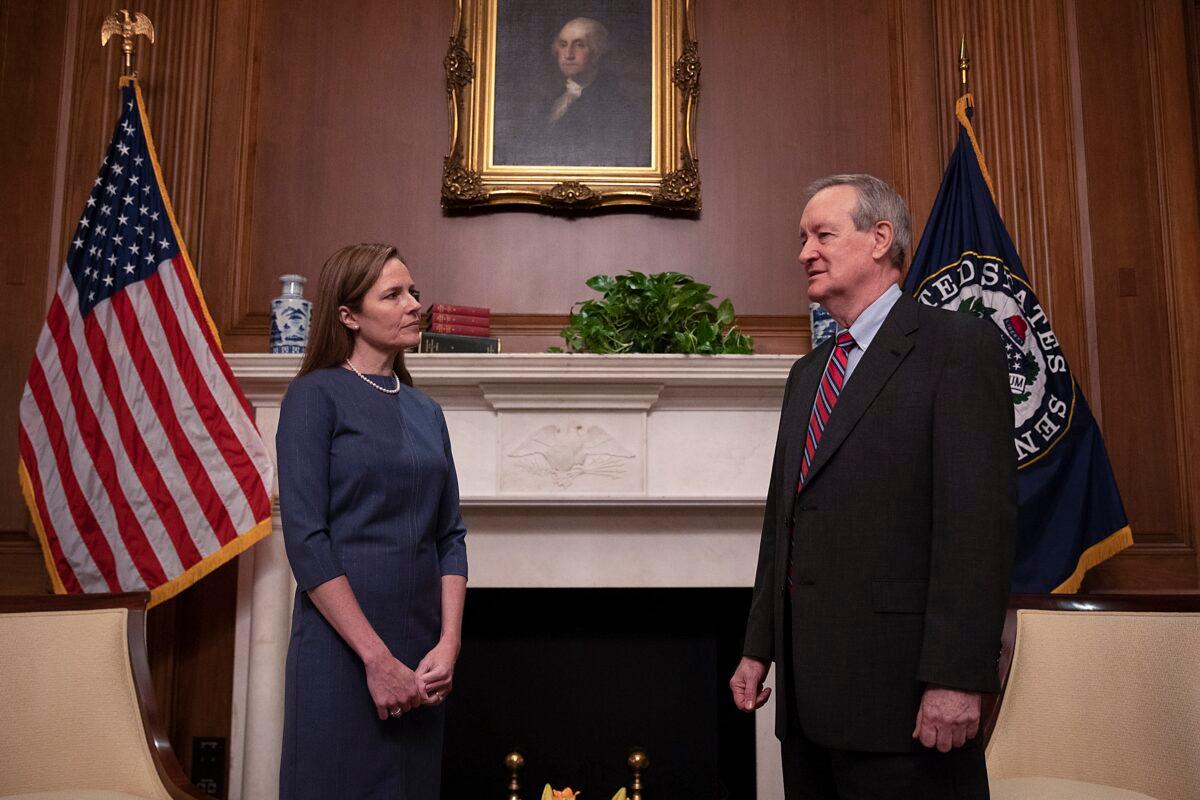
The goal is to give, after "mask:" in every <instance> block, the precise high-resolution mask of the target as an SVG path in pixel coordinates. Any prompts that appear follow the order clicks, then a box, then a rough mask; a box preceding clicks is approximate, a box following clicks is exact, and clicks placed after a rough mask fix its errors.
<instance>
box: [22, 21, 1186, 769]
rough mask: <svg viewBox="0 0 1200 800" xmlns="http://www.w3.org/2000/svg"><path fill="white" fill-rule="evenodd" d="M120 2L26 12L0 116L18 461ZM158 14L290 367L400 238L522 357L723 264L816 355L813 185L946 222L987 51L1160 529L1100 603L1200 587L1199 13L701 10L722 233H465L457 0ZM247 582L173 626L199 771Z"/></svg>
mask: <svg viewBox="0 0 1200 800" xmlns="http://www.w3.org/2000/svg"><path fill="white" fill-rule="evenodd" d="M117 5H119V4H118V3H116V2H115V1H114V0H61V1H60V2H32V0H10V2H7V3H5V4H3V5H0V26H2V29H3V36H2V37H0V47H3V51H2V52H0V101H2V102H3V108H5V109H8V110H10V111H11V110H13V109H21V113H8V114H5V115H3V119H0V131H3V137H4V147H3V148H0V159H3V161H2V162H0V167H2V168H0V191H3V196H4V197H6V198H8V201H7V202H6V204H5V205H4V207H3V208H2V209H0V215H2V216H0V219H2V221H3V231H4V243H5V245H6V246H5V247H4V248H0V280H2V281H3V282H4V291H3V292H0V313H3V314H4V315H5V319H6V321H8V324H6V325H5V326H4V327H3V332H2V333H0V335H2V336H3V337H4V339H3V346H4V347H5V349H6V351H7V352H9V353H10V354H11V356H10V358H8V359H6V360H5V362H4V363H3V364H2V365H0V387H2V390H3V397H2V399H0V429H2V430H6V431H9V432H10V435H9V436H6V437H3V438H0V463H9V464H12V463H15V461H16V446H15V439H14V437H13V436H12V435H11V432H12V431H14V430H15V428H16V416H17V403H18V399H19V394H20V390H21V385H22V383H23V381H24V376H25V372H26V370H27V367H28V363H29V358H30V355H31V353H32V349H33V345H34V341H35V339H36V336H37V331H38V329H39V327H40V322H41V318H42V315H43V313H44V308H45V303H46V298H47V292H48V291H51V290H52V287H53V283H54V281H55V280H56V278H57V272H58V270H59V268H60V265H61V262H62V258H63V253H64V252H65V243H66V241H67V240H68V238H69V234H70V229H71V227H72V226H71V224H70V223H71V222H72V221H73V219H74V215H75V214H76V213H78V209H79V208H80V207H81V205H82V203H83V200H84V198H85V197H86V193H87V187H88V185H89V183H90V181H91V179H92V177H93V176H94V173H95V170H96V166H97V161H98V159H99V157H100V155H101V152H102V149H103V147H104V144H105V142H106V141H107V138H108V135H109V133H110V129H111V126H112V124H113V122H114V120H115V115H116V102H115V101H116V94H115V90H114V85H115V80H116V75H117V71H116V63H117V56H116V53H114V52H112V50H111V49H110V50H109V51H102V50H101V49H100V48H99V47H98V44H97V38H98V37H97V35H96V34H97V31H98V28H99V24H100V20H101V19H102V18H103V17H104V16H105V14H106V13H107V12H108V11H109V10H111V9H112V8H114V7H116V6H117ZM141 8H142V10H143V11H145V12H146V13H148V14H149V15H150V16H151V18H152V19H153V20H154V23H155V26H156V28H157V32H158V43H157V44H155V45H154V46H152V47H149V48H147V47H145V46H143V47H142V54H143V55H142V58H141V69H140V71H141V77H142V84H143V89H144V91H145V94H146V99H147V103H148V105H149V112H150V117H151V122H152V125H153V128H154V134H155V137H156V139H157V142H158V147H159V152H160V155H161V157H162V160H163V166H164V170H165V173H166V178H167V181H168V184H169V186H170V189H171V193H172V197H173V200H174V204H175V208H176V210H177V212H178V215H179V219H180V222H181V226H182V228H183V232H184V235H185V237H186V240H187V243H188V245H189V247H190V249H191V252H192V255H193V258H194V261H195V263H196V265H197V268H198V269H199V271H200V275H201V283H202V285H203V288H204V290H205V293H206V296H207V298H208V302H209V305H210V308H211V310H212V312H213V316H214V318H215V319H216V320H217V323H218V326H219V328H220V332H221V336H222V339H223V341H224V344H225V347H226V349H227V350H230V351H241V350H263V349H265V347H266V340H267V333H266V328H267V315H266V310H267V308H268V304H269V301H270V298H271V297H272V296H274V294H275V293H276V289H277V286H278V284H277V281H276V276H278V275H279V274H281V273H285V272H299V273H302V274H306V275H308V276H310V277H311V276H315V275H316V273H317V271H318V269H319V267H320V265H321V263H322V261H323V260H324V258H325V256H326V255H327V254H328V253H329V252H331V251H332V250H333V249H334V248H335V247H337V246H339V245H341V244H343V243H346V242H350V241H358V240H385V241H391V242H395V243H397V244H398V245H399V246H400V247H401V249H402V251H403V252H404V253H405V254H406V256H407V258H408V259H409V261H410V263H411V266H412V267H413V270H414V273H415V274H416V276H417V278H418V281H419V283H420V284H421V286H422V290H423V292H424V296H425V297H426V298H427V300H432V301H434V302H438V301H440V302H454V303H462V304H470V305H486V306H490V307H491V308H493V309H494V310H495V311H496V312H497V314H498V317H497V319H496V325H497V328H498V329H499V330H500V331H501V332H502V333H506V334H508V341H507V342H506V344H507V346H508V348H509V349H541V348H542V347H544V346H546V345H547V344H549V343H550V342H551V341H552V340H553V336H554V331H555V330H556V328H557V327H558V326H561V323H562V315H563V314H565V313H566V311H567V310H568V309H569V307H570V306H571V304H572V302H573V301H575V300H578V299H581V298H582V297H585V296H586V295H587V294H588V292H587V290H586V289H585V288H584V287H583V280H584V279H585V278H586V277H587V276H589V275H592V274H594V273H597V272H613V271H620V270H624V269H627V268H637V269H644V270H651V271H657V270H662V269H678V270H681V271H684V272H688V273H690V274H693V275H695V276H696V277H697V278H699V279H701V280H704V281H705V282H708V283H711V284H712V285H713V287H714V291H715V292H716V293H717V294H718V295H719V296H722V297H725V296H728V297H730V298H731V299H732V300H733V301H734V304H735V306H736V307H737V309H738V311H739V313H740V314H742V315H744V320H745V323H746V326H747V328H748V329H749V330H750V332H752V333H758V334H759V335H760V339H761V344H762V345H763V349H764V350H767V351H776V352H778V351H784V352H786V351H788V350H803V349H804V348H806V347H807V339H806V333H805V330H806V322H805V319H804V316H803V313H804V308H805V298H804V290H803V283H802V281H801V280H800V279H799V276H798V274H797V269H796V266H795V255H796V235H795V225H796V218H797V215H798V212H799V208H798V196H799V193H800V191H801V189H802V187H803V186H804V184H805V183H807V182H808V181H809V180H811V179H814V178H816V177H819V176H821V175H824V174H829V173H832V172H842V171H866V172H873V173H876V174H878V175H880V176H882V177H885V178H887V179H889V180H892V181H893V182H894V183H895V184H896V185H897V186H898V188H900V190H901V191H902V193H904V194H905V195H906V197H907V198H908V199H909V202H910V205H911V206H912V209H913V212H914V216H915V218H916V224H917V228H918V230H920V228H921V227H922V226H923V224H924V221H925V217H926V215H927V212H928V209H929V207H930V205H931V203H932V201H933V197H934V195H935V193H936V191H937V187H938V183H939V181H940V177H941V171H942V168H943V166H944V164H945V159H946V157H947V156H948V154H949V150H950V147H951V146H952V145H953V143H954V139H955V128H954V122H953V115H952V108H953V103H954V100H955V97H956V95H957V92H958V74H957V69H956V67H957V57H958V42H959V38H960V36H964V35H965V36H966V37H967V42H968V48H969V51H970V55H971V57H972V62H973V63H972V70H971V85H972V89H973V90H974V92H975V97H976V100H977V113H976V123H977V128H978V130H979V134H980V139H981V144H982V147H983V149H984V152H985V155H986V156H987V159H988V162H989V166H990V168H991V172H992V174H993V176H994V177H995V180H996V191H997V196H998V200H999V204H1000V207H1001V210H1002V212H1003V214H1004V216H1005V219H1006V221H1007V222H1008V224H1009V227H1010V230H1011V232H1012V234H1013V237H1014V240H1015V241H1016V243H1017V246H1018V248H1019V249H1020V252H1021V253H1022V256H1023V258H1024V261H1025V265H1026V268H1027V269H1028V271H1029V273H1030V275H1031V276H1032V279H1033V281H1034V284H1035V286H1036V288H1037V290H1038V292H1039V295H1040V297H1041V299H1042V301H1043V304H1044V305H1045V306H1046V308H1047V309H1048V311H1049V313H1050V316H1051V319H1052V321H1053V324H1054V327H1055V330H1056V332H1057V334H1058V336H1059V338H1060V339H1061V340H1062V342H1063V346H1064V349H1065V352H1066V353H1067V354H1068V356H1069V358H1070V361H1071V364H1072V366H1073V368H1074V370H1075V374H1076V376H1077V378H1078V380H1079V382H1080V384H1081V386H1083V387H1084V390H1085V392H1086V394H1087V396H1088V399H1089V401H1090V403H1091V405H1092V407H1093V409H1094V410H1095V412H1096V416H1097V418H1098V419H1099V420H1100V421H1101V425H1102V428H1103V430H1104V433H1105V436H1106V441H1107V443H1108V447H1109V451H1110V454H1111V456H1112V459H1113V462H1114V465H1115V468H1116V471H1117V476H1118V480H1119V482H1120V485H1121V488H1122V491H1123V495H1124V498H1125V502H1126V505H1127V507H1128V510H1129V515H1130V518H1131V521H1132V524H1133V528H1134V531H1135V537H1136V539H1137V544H1136V545H1135V547H1134V548H1133V549H1132V550H1130V551H1129V552H1127V553H1126V554H1123V555H1122V556H1120V557H1118V558H1117V559H1115V560H1113V561H1112V562H1109V563H1108V564H1107V565H1105V566H1104V567H1103V568H1101V569H1100V570H1098V571H1096V572H1095V573H1094V574H1093V576H1092V577H1091V578H1090V580H1089V583H1088V584H1087V585H1088V586H1089V587H1091V588H1114V587H1122V588H1128V589H1138V588H1165V587H1193V588H1194V587H1196V586H1197V585H1200V583H1198V578H1197V575H1198V573H1197V554H1196V538H1197V532H1198V531H1200V508H1198V504H1197V502H1196V500H1195V499H1194V495H1196V489H1197V469H1198V468H1197V467H1196V466H1195V464H1196V461H1197V456H1198V455H1200V352H1198V351H1200V321H1198V320H1200V316H1197V315H1196V314H1195V313H1194V311H1193V310H1194V309H1196V308H1198V307H1200V270H1197V269H1196V266H1197V264H1198V263H1200V210H1198V208H1197V193H1198V192H1197V189H1198V186H1200V183H1198V169H1197V165H1198V162H1200V139H1198V137H1197V128H1198V125H1200V107H1198V100H1200V67H1197V63H1198V58H1197V54H1198V50H1200V32H1198V31H1197V27H1198V26H1197V15H1198V13H1200V3H1197V0H1102V1H1100V0H1097V1H1096V2H1090V1H1089V2H1083V0H806V1H805V2H795V0H758V2H754V3H749V4H730V3H721V2H717V1H716V0H698V14H699V19H698V24H699V35H700V55H701V58H702V62H703V75H702V94H701V106H700V109H701V110H700V127H699V140H698V144H699V152H700V169H701V176H702V179H703V195H704V211H703V213H702V215H701V216H700V217H699V218H698V219H670V218H664V217H660V216H652V215H647V214H641V213H627V212H626V213H612V214H605V215H599V216H586V217H577V218H571V217H563V216H554V215H549V214H545V213H540V212H534V211H529V210H519V211H499V212H494V213H487V214H476V215H460V216H447V215H445V214H443V213H442V212H441V209H440V207H439V197H438V190H439V185H440V170H441V157H442V155H443V154H444V150H445V146H446V130H447V119H446V108H445V100H444V86H443V74H442V66H441V64H442V57H443V55H444V50H445V46H446V41H447V37H448V34H449V29H450V23H451V18H450V16H451V15H450V11H451V9H450V3H449V2H448V0H411V1H410V2H405V3H395V2H389V1H388V0H365V1H364V2H360V3H355V4H353V5H351V6H341V5H337V4H329V3H324V2H320V1H319V0H221V1H220V2H217V0H191V2H187V3H179V2H168V1H167V0H146V1H145V2H144V3H143V4H142V6H141ZM15 484H16V482H15V480H13V481H7V482H0V531H9V532H12V533H10V534H8V535H7V537H6V538H5V539H4V542H3V544H4V548H5V553H10V552H12V553H20V554H23V555H21V557H19V558H15V559H10V558H7V557H6V559H5V560H6V563H7V564H10V565H12V564H18V563H20V564H25V565H26V567H24V568H16V567H9V568H8V569H7V571H5V570H0V581H3V583H4V585H3V586H0V590H4V589H5V587H7V590H10V591H11V590H12V587H14V586H16V585H18V584H20V585H23V586H29V585H36V584H34V583H30V582H29V581H28V580H25V582H24V583H22V580H24V579H22V578H20V577H19V576H17V575H15V574H14V570H16V572H20V569H35V568H36V565H37V564H38V561H37V560H36V559H29V558H26V556H28V555H29V553H31V552H33V551H32V549H31V548H32V544H31V543H30V540H29V539H28V537H25V536H24V534H23V533H21V531H23V530H24V529H25V528H26V526H27V516H26V514H25V511H24V509H23V506H22V503H21V501H20V498H19V492H18V491H17V489H16V485H15ZM232 575H233V570H231V569H227V570H225V571H223V572H222V573H218V575H214V576H213V577H211V578H209V579H207V580H206V581H204V582H202V583H201V584H200V585H199V586H198V587H196V588H194V589H192V590H189V591H188V592H187V593H185V594H184V595H183V596H182V597H181V598H180V599H179V600H178V601H176V602H175V603H173V604H168V605H167V606H164V609H163V610H161V611H160V612H159V618H158V619H157V620H155V619H154V618H153V615H152V620H151V626H152V631H151V634H152V635H151V643H152V646H153V647H157V648H158V649H157V651H156V652H157V653H158V655H157V656H156V658H157V661H156V678H157V680H158V685H159V687H160V689H161V691H162V692H163V693H164V697H166V698H168V699H169V702H168V703H167V707H168V708H169V709H172V710H173V711H174V716H173V724H174V727H173V736H174V737H176V738H177V742H176V743H177V745H178V746H180V750H181V755H184V757H185V759H186V758H187V757H188V756H189V755H190V746H189V743H188V739H189V737H190V735H191V734H193V733H197V732H206V733H207V732H208V731H210V730H212V729H214V728H215V729H216V730H217V735H220V733H221V730H220V728H221V725H222V724H226V725H227V719H228V715H227V709H226V710H225V711H223V712H222V713H221V714H217V715H216V716H215V717H214V716H212V715H209V714H208V713H207V711H205V710H203V708H202V706H204V707H210V706H212V705H213V703H214V701H213V700H210V699H205V698H204V697H203V696H202V695H201V693H200V691H199V690H198V689H196V688H195V687H196V686H198V685H202V684H206V685H207V686H209V688H212V687H213V686H215V687H216V688H215V689H212V691H213V695H212V696H213V697H216V696H218V695H220V694H221V692H224V694H223V695H221V696H224V697H228V691H225V688H224V684H220V683H219V680H223V679H218V683H216V684H214V683H213V682H212V680H211V676H213V675H221V674H225V675H227V673H228V653H227V652H226V651H227V649H228V643H229V639H228V631H229V628H230V626H231V625H232V601H231V598H232V594H233V591H234V580H233V577H232ZM200 622H202V623H203V624H202V625H201V627H199V628H197V627H195V626H196V625H197V624H200ZM185 631H186V632H187V633H186V635H185V634H184V632H185ZM156 639H157V643H156ZM214 665H215V666H214ZM222 671H223V672H222ZM205 676H209V677H205ZM202 677H204V680H201V678H202ZM198 698H199V699H198ZM216 705H218V706H219V705H220V703H219V702H217V703H216ZM222 714H223V716H222ZM196 720H200V722H199V723H197V724H198V725H199V726H200V727H196V725H195V724H193V723H195V721H196ZM222 720H224V723H222ZM189 726H190V727H189ZM201 728H202V729H203V730H201Z"/></svg>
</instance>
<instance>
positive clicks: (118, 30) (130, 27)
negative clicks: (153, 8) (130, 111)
mask: <svg viewBox="0 0 1200 800" xmlns="http://www.w3.org/2000/svg"><path fill="white" fill-rule="evenodd" d="M117 34H119V35H120V36H121V37H122V39H124V41H123V42H122V44H121V52H123V53H124V54H125V74H127V75H128V74H131V73H132V72H133V41H134V39H135V38H136V37H137V36H138V35H139V34H140V35H142V36H145V37H146V38H147V39H149V40H150V44H154V25H153V23H151V22H150V18H149V17H147V16H146V15H145V14H143V13H142V12H140V11H135V12H134V13H133V16H130V14H129V10H128V9H124V8H122V9H121V10H120V11H114V12H112V13H111V14H109V15H108V16H107V17H106V18H105V20H104V24H103V25H101V26H100V46H101V47H104V46H105V45H107V44H108V40H109V39H111V38H112V37H113V36H114V35H117Z"/></svg>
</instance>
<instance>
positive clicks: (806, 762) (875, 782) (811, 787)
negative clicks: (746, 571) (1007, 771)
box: [777, 602, 989, 800]
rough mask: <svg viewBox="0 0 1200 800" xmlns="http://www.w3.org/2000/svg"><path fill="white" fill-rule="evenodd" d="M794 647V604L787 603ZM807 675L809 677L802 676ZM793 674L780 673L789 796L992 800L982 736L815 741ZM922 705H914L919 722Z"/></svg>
mask: <svg viewBox="0 0 1200 800" xmlns="http://www.w3.org/2000/svg"><path fill="white" fill-rule="evenodd" d="M784 606H785V609H786V612H787V621H786V623H785V625H784V630H785V632H786V634H785V635H786V636H787V638H788V641H787V643H786V647H787V648H788V651H789V652H790V651H791V649H792V647H791V645H792V643H791V627H792V626H791V623H792V620H791V603H790V602H785V603H784ZM800 679H801V680H803V676H800ZM792 680H793V678H792V676H791V675H779V676H778V678H777V687H778V689H779V690H780V693H781V696H780V697H779V698H778V699H777V702H783V703H786V704H787V714H788V728H787V730H788V735H787V738H785V739H784V740H783V743H782V754H783V790H784V797H785V798H786V800H988V798H989V793H988V778H987V766H986V765H985V763H984V759H983V746H982V744H981V743H980V740H979V738H978V737H976V738H975V739H973V740H971V741H968V742H967V743H966V745H964V746H963V747H956V748H953V749H952V750H950V752H948V753H940V752H938V751H937V750H936V749H929V748H921V749H920V750H914V751H912V752H908V753H872V752H864V751H858V750H839V749H834V748H829V747H824V746H822V745H819V744H817V743H816V742H813V741H812V740H811V739H809V738H808V736H807V735H806V734H805V733H804V728H803V726H802V725H801V724H800V719H799V717H798V716H797V714H796V706H795V697H794V696H793V691H792V687H793V686H794V684H793V682H792ZM916 721H917V710H916V709H915V708H914V709H913V725H916Z"/></svg>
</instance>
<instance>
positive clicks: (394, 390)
mask: <svg viewBox="0 0 1200 800" xmlns="http://www.w3.org/2000/svg"><path fill="white" fill-rule="evenodd" d="M346 366H347V367H349V368H350V371H351V372H353V373H354V374H355V375H357V376H358V377H360V378H362V379H363V381H364V382H365V383H366V384H367V385H368V386H370V387H371V388H372V389H378V390H379V391H381V392H383V393H384V394H399V393H400V376H399V375H397V374H396V373H395V372H394V371H393V372H392V377H393V378H395V379H396V386H395V388H392V389H385V388H383V387H382V386H380V385H379V384H378V383H376V382H375V381H373V380H371V379H370V378H368V377H367V376H366V375H363V374H362V373H361V372H359V371H358V367H356V366H354V365H353V364H351V363H350V359H348V358H347V359H346Z"/></svg>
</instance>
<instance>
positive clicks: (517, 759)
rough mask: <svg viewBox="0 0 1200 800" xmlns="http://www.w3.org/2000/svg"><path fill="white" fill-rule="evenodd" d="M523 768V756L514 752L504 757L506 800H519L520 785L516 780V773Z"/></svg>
mask: <svg viewBox="0 0 1200 800" xmlns="http://www.w3.org/2000/svg"><path fill="white" fill-rule="evenodd" d="M523 766H525V756H523V755H521V754H520V753H518V752H517V751H516V750H514V751H512V752H511V753H509V754H508V755H506V756H505V757H504V768H505V769H507V770H508V797H507V798H506V800H521V795H520V791H521V783H520V781H519V780H518V779H517V773H518V772H520V771H521V767H523Z"/></svg>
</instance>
